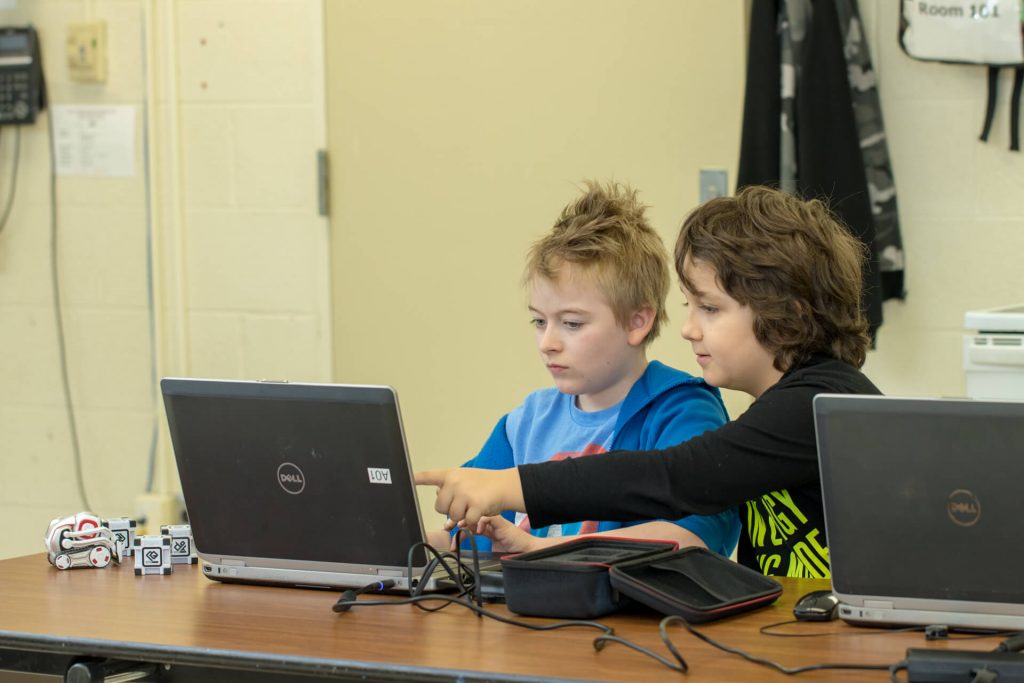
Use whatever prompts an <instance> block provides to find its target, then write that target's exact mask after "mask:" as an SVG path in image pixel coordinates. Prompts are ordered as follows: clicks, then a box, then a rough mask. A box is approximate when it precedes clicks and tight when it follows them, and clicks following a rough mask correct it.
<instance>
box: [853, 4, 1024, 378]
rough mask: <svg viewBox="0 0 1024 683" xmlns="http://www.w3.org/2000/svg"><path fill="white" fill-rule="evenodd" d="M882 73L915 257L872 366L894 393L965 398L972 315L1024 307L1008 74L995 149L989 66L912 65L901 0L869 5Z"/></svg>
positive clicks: (1020, 163) (907, 239)
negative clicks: (968, 315) (988, 112)
mask: <svg viewBox="0 0 1024 683" xmlns="http://www.w3.org/2000/svg"><path fill="white" fill-rule="evenodd" d="M860 7H861V11H862V14H863V18H864V22H865V27H866V35H867V37H868V40H869V41H870V44H871V48H872V55H873V58H874V63H875V67H876V70H877V72H878V79H879V88H880V93H881V97H882V108H883V113H884V116H885V124H886V130H887V133H888V137H889V149H890V153H891V155H892V161H893V167H894V173H895V177H896V189H897V192H898V193H899V195H898V199H899V207H900V220H901V223H902V229H903V240H904V246H905V251H906V255H907V279H906V289H907V292H908V297H907V300H906V302H895V301H893V302H889V303H887V304H886V305H885V324H884V325H883V326H882V328H881V330H880V333H879V335H878V348H877V350H876V351H874V352H872V353H871V354H869V357H868V362H867V364H866V365H865V371H866V372H867V373H868V374H869V376H870V377H871V378H872V379H873V380H874V381H875V382H876V384H878V386H879V387H880V388H881V389H882V390H883V391H884V392H885V393H887V394H899V395H923V396H962V395H963V394H964V391H965V376H964V372H963V369H962V357H961V354H962V350H961V349H962V336H963V330H964V312H965V311H967V310H971V309H976V308H988V307H993V306H1002V305H1009V304H1015V303H1021V302H1024V268H1021V264H1020V258H1021V255H1022V254H1024V194H1022V193H1021V191H1020V188H1021V187H1022V186H1024V158H1022V157H1021V154H1020V153H1019V152H1010V151H1009V150H1008V147H1009V115H1010V104H1009V97H1008V96H1009V92H1010V89H1011V83H1010V80H1009V78H1010V74H1009V73H1004V74H1003V80H1002V83H1001V97H1000V102H999V106H998V108H997V114H996V118H995V123H994V127H993V131H992V134H991V136H990V138H989V142H988V143H983V142H980V141H979V140H978V135H979V133H980V132H981V126H982V122H983V120H984V113H985V98H986V87H985V83H986V71H985V68H984V67H980V66H958V65H949V64H936V63H927V62H920V61H915V60H912V59H910V58H909V57H907V56H906V55H905V54H903V52H902V51H901V50H900V47H899V44H898V42H897V33H898V21H899V3H895V2H888V1H887V0H861V2H860Z"/></svg>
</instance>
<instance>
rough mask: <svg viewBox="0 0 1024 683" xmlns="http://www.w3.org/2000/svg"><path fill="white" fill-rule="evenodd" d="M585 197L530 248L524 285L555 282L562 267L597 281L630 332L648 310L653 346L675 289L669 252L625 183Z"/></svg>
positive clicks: (596, 186)
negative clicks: (634, 321)
mask: <svg viewBox="0 0 1024 683" xmlns="http://www.w3.org/2000/svg"><path fill="white" fill-rule="evenodd" d="M583 185H584V192H583V195H582V196H581V197H580V198H579V199H577V200H576V201H574V202H572V203H571V204H569V205H568V206H566V207H565V208H564V209H562V214H561V215H560V216H559V217H558V220H557V221H555V225H554V226H553V227H552V228H551V231H550V232H548V234H547V235H545V236H544V237H542V238H541V239H540V240H538V241H537V242H535V243H534V244H533V246H532V247H531V248H530V252H529V254H528V255H527V259H526V268H525V269H524V272H523V284H524V285H528V284H529V283H530V281H532V280H533V279H534V278H535V277H538V276H540V277H544V278H546V279H548V280H554V279H556V278H557V277H558V272H559V268H560V267H561V266H562V264H563V263H572V264H573V265H576V266H580V267H581V268H582V269H584V271H585V272H586V273H587V274H588V275H589V276H590V277H593V278H594V282H595V283H596V284H597V286H598V287H599V288H600V289H601V292H602V293H603V294H604V296H605V298H606V299H607V300H608V305H609V307H610V308H611V309H612V312H613V313H614V314H615V320H616V321H617V322H618V323H619V324H620V325H621V326H622V327H624V328H628V325H629V318H630V316H631V315H632V314H633V312H634V311H636V310H637V309H640V308H643V307H645V306H650V307H651V308H652V309H653V310H654V312H655V317H654V324H653V325H652V326H651V331H650V332H649V333H648V334H647V337H646V338H645V339H644V344H650V343H651V342H652V341H654V339H655V337H657V336H658V332H659V331H660V330H661V327H662V325H664V323H665V322H666V321H667V319H668V313H667V312H666V310H665V299H666V298H667V297H668V290H669V288H670V287H671V286H672V282H671V280H672V279H671V277H670V275H669V266H668V251H667V250H666V249H665V243H664V242H662V241H661V237H660V236H659V235H658V233H657V232H655V231H654V229H653V228H652V227H651V226H650V224H649V223H648V222H647V217H646V216H645V215H644V211H645V209H646V207H645V206H644V205H643V204H641V203H640V202H639V200H637V191H636V190H634V189H632V188H630V187H628V186H626V185H623V184H621V183H606V184H601V183H597V182H594V181H591V180H586V181H584V183H583Z"/></svg>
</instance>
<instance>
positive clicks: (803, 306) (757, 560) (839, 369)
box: [417, 187, 880, 577]
mask: <svg viewBox="0 0 1024 683" xmlns="http://www.w3.org/2000/svg"><path fill="white" fill-rule="evenodd" d="M862 259H863V254H862V252H861V247H860V246H859V245H858V244H857V242H856V241H855V240H854V239H853V238H852V237H850V235H849V234H848V233H847V232H846V230H845V229H844V228H843V227H842V226H841V225H839V224H838V223H837V222H836V221H835V219H834V218H832V216H831V215H830V214H829V212H828V210H827V209H826V207H825V206H824V205H823V204H822V203H821V202H819V201H817V200H812V201H803V200H800V199H798V198H796V197H793V196H792V195H788V194H786V193H784V192H781V191H779V190H773V189H769V188H764V187H748V188H744V189H743V190H742V191H740V192H739V193H738V194H737V195H736V196H735V197H721V198H718V199H713V200H711V201H710V202H707V203H706V204H704V205H702V206H700V207H698V208H697V209H696V210H695V211H694V212H693V213H691V214H690V215H689V216H688V217H687V219H686V221H685V222H684V223H683V226H682V229H681V230H680V234H679V239H678V241H677V243H676V252H675V260H676V272H677V273H678V275H679V278H680V286H681V288H682V290H683V295H684V296H685V297H686V303H687V306H688V317H687V321H686V323H685V324H684V326H683V329H682V335H683V337H684V338H685V339H686V340H687V341H689V342H690V344H691V345H692V347H693V351H694V353H695V354H696V355H697V362H698V363H699V364H700V365H701V367H702V368H703V371H704V377H705V379H706V381H707V382H708V383H709V384H711V385H713V386H718V387H725V388H730V389H739V390H742V391H746V392H748V393H749V394H750V395H751V396H753V397H754V398H755V401H754V403H753V404H751V406H750V408H749V409H748V410H747V411H746V412H745V413H744V414H743V415H742V416H740V417H739V418H738V419H736V420H735V421H733V422H730V423H729V424H727V425H725V426H723V427H721V428H719V429H717V430H715V431H712V432H707V433H705V434H703V435H700V436H697V437H694V438H692V439H690V440H688V441H684V442H681V443H679V444H678V445H675V446H672V447H670V448H667V449H665V450H662V451H647V452H628V453H609V454H605V455H601V456H597V457H593V458H587V459H585V460H580V461H567V462H556V463H546V464H541V465H524V466H521V467H519V468H517V469H510V470H506V471H502V472H480V471H475V470H447V471H444V470H441V471H433V472H424V473H421V474H419V475H417V482H418V483H421V484H435V485H438V486H439V487H440V488H439V490H438V497H437V505H436V507H437V509H438V510H440V511H444V512H447V513H448V514H449V515H450V517H451V518H452V519H462V520H465V523H467V524H470V525H474V526H477V527H478V528H486V527H487V525H488V518H487V517H486V515H489V514H493V512H495V511H496V510H499V509H513V510H526V511H528V512H529V513H530V516H531V518H532V519H533V520H535V521H536V522H537V523H543V524H547V523H552V522H556V521H562V520H568V519H576V518H580V517H591V516H600V517H603V518H606V519H623V520H624V519H637V518H652V517H674V516H678V515H680V514H685V513H702V514H707V513H712V512H717V511H720V510H725V509H728V508H731V507H733V506H735V505H744V506H745V507H746V514H744V515H742V519H743V525H744V531H745V533H744V534H743V535H742V537H741V539H740V547H739V559H740V562H742V563H743V564H746V565H747V566H750V567H753V568H756V569H759V570H761V571H763V572H764V573H766V574H774V575H784V576H812V577H824V576H828V575H829V565H828V550H827V547H826V542H825V532H824V519H823V516H824V515H823V511H822V506H821V489H820V483H819V475H818V464H817V452H816V448H815V439H814V423H813V411H812V400H813V398H814V396H815V395H817V394H819V393H826V392H827V393H845V394H877V393H880V392H879V391H878V389H877V388H876V387H875V386H874V385H873V384H872V383H871V381H870V380H868V379H867V377H865V376H864V375H863V374H862V373H861V372H860V371H859V370H858V368H859V366H860V365H861V364H862V363H863V362H864V357H865V353H866V350H867V345H868V338H867V334H866V327H867V326H866V323H865V321H864V319H863V316H862V314H861V308H860V268H861V262H862ZM481 517H483V522H482V523H481V524H479V525H478V522H480V520H481Z"/></svg>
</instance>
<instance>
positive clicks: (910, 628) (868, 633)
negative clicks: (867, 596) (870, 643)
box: [758, 619, 924, 638]
mask: <svg viewBox="0 0 1024 683" xmlns="http://www.w3.org/2000/svg"><path fill="white" fill-rule="evenodd" d="M806 623H807V622H806V621H801V620H800V619H790V620H789V621H777V622H775V623H774V624H768V625H767V626H762V627H761V628H759V629H758V633H760V634H761V635H763V636H772V637H774V638H818V637H823V636H878V635H882V634H885V633H903V632H906V631H924V626H908V627H906V628H890V629H878V630H876V631H868V630H860V629H858V630H856V631H842V632H835V631H815V632H814V633H779V632H777V631H771V630H769V629H773V628H775V627H776V626H789V625H790V624H806Z"/></svg>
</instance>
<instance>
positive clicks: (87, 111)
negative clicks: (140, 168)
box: [50, 105, 135, 176]
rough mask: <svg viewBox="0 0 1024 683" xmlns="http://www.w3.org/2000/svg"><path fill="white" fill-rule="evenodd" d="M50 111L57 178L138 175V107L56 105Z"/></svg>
mask: <svg viewBox="0 0 1024 683" xmlns="http://www.w3.org/2000/svg"><path fill="white" fill-rule="evenodd" d="M50 111H51V115H52V116H53V137H54V156H55V159H54V160H55V162H56V163H55V165H56V169H57V175H61V176H69V175H87V176H133V175H135V107H133V106H130V105H119V106H108V105H56V106H54V107H52V108H51V110H50Z"/></svg>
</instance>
